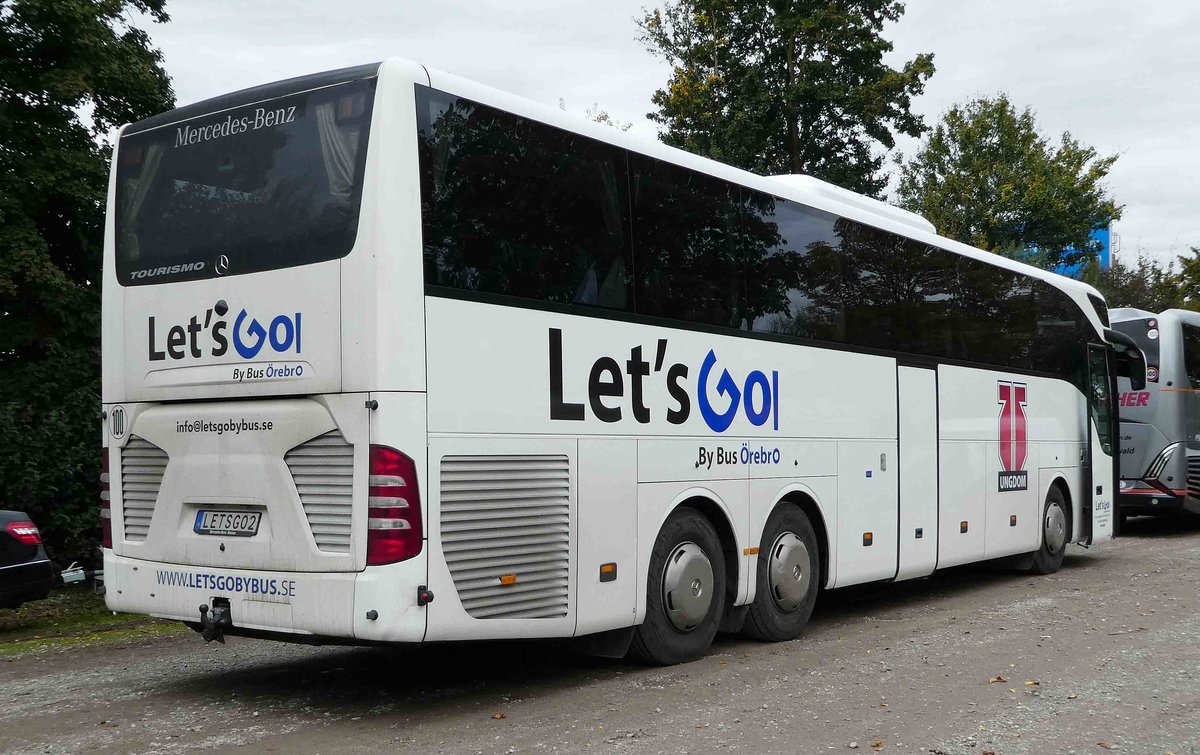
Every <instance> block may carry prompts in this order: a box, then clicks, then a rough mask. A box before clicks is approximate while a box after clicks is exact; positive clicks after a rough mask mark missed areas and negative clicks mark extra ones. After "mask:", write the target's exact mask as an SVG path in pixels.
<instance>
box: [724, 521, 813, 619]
mask: <svg viewBox="0 0 1200 755" xmlns="http://www.w3.org/2000/svg"><path fill="white" fill-rule="evenodd" d="M818 548H819V546H818V545H817V535H816V533H815V532H814V531H813V528H812V524H811V523H810V522H809V521H808V516H807V515H805V513H804V512H803V511H801V510H800V509H799V508H797V507H795V506H790V505H787V504H785V505H783V506H779V507H777V508H776V509H775V511H773V512H772V513H771V516H770V517H769V518H768V519H767V524H766V526H765V527H764V528H763V535H762V545H761V546H760V547H759V550H758V562H757V575H756V579H757V585H758V586H757V587H756V589H755V591H754V602H753V603H752V604H751V605H750V612H749V614H748V615H747V616H746V623H745V625H744V626H743V628H742V633H743V634H745V635H746V636H747V637H750V638H752V639H756V640H764V641H767V642H783V641H784V640H791V639H794V638H795V637H797V636H798V635H799V634H800V632H801V631H803V630H804V627H805V626H806V625H807V624H808V619H809V617H810V616H812V611H813V606H814V605H815V604H816V602H817V591H818V590H819V589H820V577H821V561H820V551H819V550H818Z"/></svg>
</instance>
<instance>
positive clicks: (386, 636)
mask: <svg viewBox="0 0 1200 755" xmlns="http://www.w3.org/2000/svg"><path fill="white" fill-rule="evenodd" d="M424 577H425V557H424V553H422V554H421V555H420V556H418V557H417V558H414V559H410V560H409V561H404V562H401V563H399V564H392V565H390V566H372V567H368V568H367V569H365V570H364V571H362V572H330V573H318V572H279V571H265V570H264V571H257V570H250V569H217V568H212V567H205V566H183V565H179V564H170V563H162V562H156V561H145V560H142V559H134V558H129V557H126V556H118V555H116V554H114V553H113V552H112V551H111V550H105V551H104V580H105V587H106V590H105V602H106V603H107V605H108V608H109V609H110V610H113V611H125V612H128V613H140V614H147V615H150V616H154V617H157V618H161V619H175V620H178V621H184V622H188V623H189V624H198V623H199V621H200V606H201V605H207V606H212V605H214V602H215V601H218V600H220V599H225V600H228V601H229V612H230V616H231V619H232V622H233V628H232V629H231V630H230V631H229V632H228V634H230V635H235V636H236V635H243V636H259V637H272V636H275V637H278V638H280V639H284V638H286V639H289V640H292V641H300V642H316V643H319V642H323V641H326V642H328V641H332V642H337V641H338V640H341V641H346V642H421V641H422V640H423V639H424V638H425V613H426V611H425V609H424V608H423V607H419V606H417V604H416V595H417V588H418V587H419V586H420V584H423V583H424ZM410 582H411V583H412V584H411V588H412V589H411V590H409V589H405V588H406V587H408V586H409V585H408V583H410ZM222 602H223V601H222ZM285 636H286V637H285Z"/></svg>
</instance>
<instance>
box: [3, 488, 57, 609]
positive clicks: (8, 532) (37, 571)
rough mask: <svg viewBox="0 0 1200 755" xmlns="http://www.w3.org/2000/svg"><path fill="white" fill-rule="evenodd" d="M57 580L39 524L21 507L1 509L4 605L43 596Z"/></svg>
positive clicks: (7, 606)
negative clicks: (18, 508)
mask: <svg viewBox="0 0 1200 755" xmlns="http://www.w3.org/2000/svg"><path fill="white" fill-rule="evenodd" d="M53 581H54V567H53V566H52V565H51V564H50V559H49V558H47V557H46V549H45V548H44V547H42V534H41V533H40V532H38V528H37V525H35V524H34V523H33V520H32V519H30V518H29V516H28V515H26V514H24V513H22V512H20V511H0V608H16V607H17V606H19V605H21V604H22V603H24V602H26V601H30V600H41V599H42V598H44V597H46V596H47V595H49V594H50V585H51V583H52V582H53Z"/></svg>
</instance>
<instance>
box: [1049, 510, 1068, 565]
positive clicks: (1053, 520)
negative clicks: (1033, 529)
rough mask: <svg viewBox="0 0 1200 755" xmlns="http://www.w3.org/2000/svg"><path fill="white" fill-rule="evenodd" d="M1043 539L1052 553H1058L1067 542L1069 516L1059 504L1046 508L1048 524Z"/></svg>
mask: <svg viewBox="0 0 1200 755" xmlns="http://www.w3.org/2000/svg"><path fill="white" fill-rule="evenodd" d="M1044 526H1045V531H1044V532H1043V537H1044V538H1045V540H1046V547H1047V548H1048V549H1049V550H1050V552H1051V553H1058V552H1059V551H1060V550H1062V547H1063V545H1065V544H1066V542H1067V515H1066V514H1064V513H1063V510H1062V507H1061V506H1059V505H1058V504H1057V503H1051V504H1050V505H1049V506H1047V507H1046V523H1045V525H1044Z"/></svg>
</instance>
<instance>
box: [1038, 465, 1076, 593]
mask: <svg viewBox="0 0 1200 755" xmlns="http://www.w3.org/2000/svg"><path fill="white" fill-rule="evenodd" d="M1041 526H1042V546H1041V547H1040V548H1038V549H1037V550H1036V551H1034V553H1033V565H1032V566H1031V567H1030V571H1032V572H1033V573H1034V574H1053V573H1054V572H1056V571H1058V568H1059V567H1060V566H1062V562H1063V557H1065V556H1066V555H1067V539H1068V535H1069V534H1070V532H1071V508H1070V507H1069V506H1067V501H1066V499H1065V498H1063V494H1062V491H1061V490H1059V488H1058V486H1057V485H1052V486H1051V487H1050V492H1048V493H1047V494H1046V503H1045V505H1044V506H1043V507H1042V518H1041Z"/></svg>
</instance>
